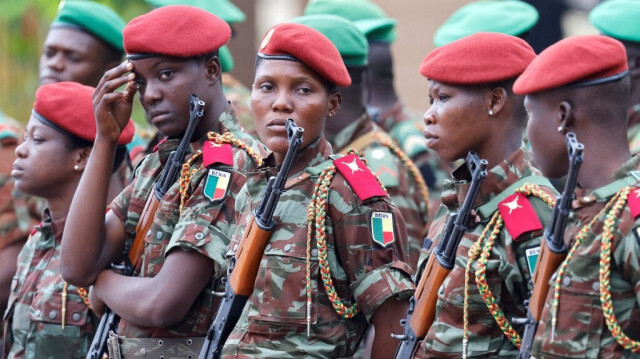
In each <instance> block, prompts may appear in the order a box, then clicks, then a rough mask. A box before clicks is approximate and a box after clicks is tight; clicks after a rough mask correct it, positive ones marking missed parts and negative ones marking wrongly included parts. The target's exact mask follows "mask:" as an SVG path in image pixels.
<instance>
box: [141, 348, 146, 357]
mask: <svg viewBox="0 0 640 359" xmlns="http://www.w3.org/2000/svg"><path fill="white" fill-rule="evenodd" d="M140 355H142V356H146V355H147V350H146V349H145V348H140Z"/></svg>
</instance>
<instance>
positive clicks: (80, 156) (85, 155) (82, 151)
mask: <svg viewBox="0 0 640 359" xmlns="http://www.w3.org/2000/svg"><path fill="white" fill-rule="evenodd" d="M90 154H91V147H84V148H79V149H78V150H76V154H75V161H74V162H75V163H74V169H75V168H76V166H77V168H78V169H77V170H76V171H79V172H82V171H84V168H85V167H86V166H87V161H88V160H89V155H90Z"/></svg>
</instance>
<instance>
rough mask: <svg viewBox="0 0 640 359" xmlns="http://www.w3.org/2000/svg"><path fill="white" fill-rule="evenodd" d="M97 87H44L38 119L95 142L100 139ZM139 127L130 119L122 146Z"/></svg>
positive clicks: (38, 101) (36, 112)
mask: <svg viewBox="0 0 640 359" xmlns="http://www.w3.org/2000/svg"><path fill="white" fill-rule="evenodd" d="M93 90H95V89H94V88H93V87H89V86H84V85H81V84H79V83H77V82H56V83H52V84H48V85H42V86H40V88H38V91H36V102H35V103H34V104H33V112H34V115H35V116H36V118H37V119H39V120H40V121H43V122H45V123H46V124H48V125H50V126H53V127H56V128H58V129H61V130H63V131H65V132H67V133H69V134H71V135H73V136H76V137H79V138H81V139H83V140H87V141H89V142H93V141H94V140H95V139H96V120H95V117H94V115H93ZM134 132H135V128H134V126H133V121H131V120H129V122H128V123H127V126H126V127H125V129H124V131H122V134H121V135H120V139H119V140H118V144H120V145H126V144H127V143H129V142H131V140H132V139H133V134H134Z"/></svg>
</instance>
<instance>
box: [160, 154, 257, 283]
mask: <svg viewBox="0 0 640 359" xmlns="http://www.w3.org/2000/svg"><path fill="white" fill-rule="evenodd" d="M218 170H219V171H223V172H225V173H228V174H230V181H229V184H228V187H227V188H226V189H225V191H226V192H225V195H224V197H223V198H220V199H216V197H215V195H214V196H213V197H212V196H209V195H207V193H209V190H208V188H209V187H210V186H211V185H212V184H211V183H213V182H214V181H215V180H216V179H217V178H215V177H212V176H213V175H212V174H209V171H208V170H207V169H200V170H199V171H198V173H197V174H196V175H195V176H194V178H195V180H192V183H193V187H195V188H196V189H195V190H194V192H193V194H192V195H191V196H190V197H189V199H188V200H187V202H186V203H185V206H184V209H183V210H182V213H181V214H180V219H179V221H178V223H177V224H176V226H175V229H174V231H173V234H172V236H171V240H170V242H169V245H168V246H167V249H166V250H165V256H166V255H167V254H168V253H169V252H170V251H171V250H172V249H174V248H176V247H178V248H181V249H183V250H193V251H197V252H198V253H201V254H202V255H204V256H207V257H209V258H211V259H212V260H213V261H214V262H215V269H214V277H215V278H218V277H220V276H222V275H223V274H224V273H225V271H226V263H227V261H226V257H225V254H226V250H227V247H228V246H229V243H230V239H229V238H230V237H231V234H232V233H233V231H234V229H235V200H236V197H237V195H238V193H239V192H240V190H241V188H242V186H243V185H244V183H245V177H244V175H243V174H241V173H239V172H235V171H233V169H231V168H230V167H226V166H225V167H220V168H219V169H218ZM209 181H211V183H210V184H209V186H208V185H207V182H209ZM218 183H219V182H218ZM211 198H213V199H211Z"/></svg>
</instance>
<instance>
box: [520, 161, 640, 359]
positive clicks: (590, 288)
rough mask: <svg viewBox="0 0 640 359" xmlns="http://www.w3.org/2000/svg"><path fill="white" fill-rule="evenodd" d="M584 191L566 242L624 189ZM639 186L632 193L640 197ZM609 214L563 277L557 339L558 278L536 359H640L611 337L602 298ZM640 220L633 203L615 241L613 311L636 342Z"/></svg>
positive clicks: (634, 166)
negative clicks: (553, 316) (602, 247)
mask: <svg viewBox="0 0 640 359" xmlns="http://www.w3.org/2000/svg"><path fill="white" fill-rule="evenodd" d="M633 170H635V171H637V170H640V160H639V159H638V157H637V156H636V157H633V158H632V159H631V160H629V161H628V162H627V163H626V164H624V165H623V166H622V167H621V168H620V169H618V171H617V172H616V174H615V176H614V178H613V181H615V180H618V179H621V178H624V177H627V176H630V171H633ZM608 186H609V185H607V186H603V187H601V188H599V189H596V190H586V189H578V190H577V191H576V198H577V200H576V201H574V202H573V209H574V212H572V216H571V219H570V222H569V224H568V225H567V230H566V231H565V242H566V243H567V244H568V245H569V246H571V242H572V240H573V238H574V237H575V235H576V234H577V233H578V231H579V230H580V229H581V228H582V227H583V226H584V225H585V224H587V223H589V222H590V221H591V220H592V219H593V218H594V217H595V216H596V215H597V214H598V213H599V212H600V210H601V209H602V208H603V207H604V206H605V204H606V203H607V202H608V201H609V200H610V199H611V198H612V197H613V196H614V195H615V193H616V192H617V190H618V189H620V188H619V187H618V188H614V189H613V190H608V188H607V187H608ZM636 191H637V190H634V191H632V192H631V193H630V194H629V197H631V196H637V192H636ZM604 217H605V216H604V215H603V216H601V217H600V218H599V219H598V220H597V221H596V223H595V224H594V225H593V227H592V228H591V231H590V232H589V234H588V235H587V236H586V237H585V238H584V240H583V241H582V244H581V245H580V246H579V247H578V249H577V251H576V253H575V254H574V256H573V259H572V260H571V261H569V263H568V266H567V269H566V271H565V273H564V275H563V276H562V285H561V287H560V298H559V306H558V317H557V323H556V331H555V337H554V336H552V333H551V325H550V321H551V315H550V303H551V299H552V298H553V292H554V286H555V276H554V277H551V281H550V285H551V288H550V290H549V293H548V295H547V300H546V304H545V307H544V310H543V312H542V315H541V320H540V323H539V325H538V330H537V332H536V337H535V341H534V345H533V350H532V352H531V354H532V356H535V357H536V358H640V355H638V354H633V353H631V352H630V351H629V350H624V348H623V347H622V346H620V344H618V343H617V342H616V340H615V338H614V337H613V336H612V335H611V332H610V331H609V329H608V327H607V324H606V323H605V319H604V317H603V311H602V305H601V302H600V282H599V275H598V272H599V271H598V268H599V263H600V245H601V238H602V229H603V225H604V219H605V218H604ZM638 226H640V220H638V219H634V218H633V216H632V215H631V212H630V210H629V205H628V203H627V204H626V205H625V207H624V209H623V211H622V212H621V213H620V215H619V216H618V218H616V225H615V227H616V228H615V231H614V236H613V239H612V256H611V274H610V275H611V297H612V299H613V310H614V313H615V316H616V318H617V319H618V323H619V324H620V326H621V328H622V331H623V332H624V333H625V334H626V335H628V336H629V337H630V338H632V339H634V340H638V339H640V327H638V323H640V308H639V307H638V301H639V300H640V297H639V293H640V261H639V258H640V237H638V235H637V234H634V232H635V231H636V230H637V229H638Z"/></svg>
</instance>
